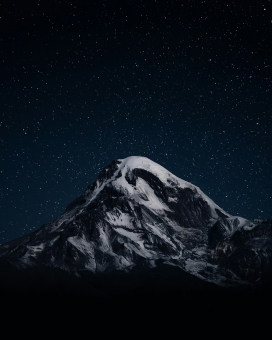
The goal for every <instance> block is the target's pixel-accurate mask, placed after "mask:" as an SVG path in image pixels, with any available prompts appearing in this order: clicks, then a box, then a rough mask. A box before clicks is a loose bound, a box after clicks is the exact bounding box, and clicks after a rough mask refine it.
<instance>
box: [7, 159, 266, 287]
mask: <svg viewBox="0 0 272 340" xmlns="http://www.w3.org/2000/svg"><path fill="white" fill-rule="evenodd" d="M271 236H272V235H271V222H270V221H249V220H247V219H244V218H242V217H237V216H231V215H230V214H228V213H227V212H225V211H224V210H223V209H221V208H220V207H219V206H218V205H216V204H215V203H214V202H213V201H212V200H211V199H210V198H209V197H207V196H206V195H205V194H204V193H203V192H202V191H201V190H200V189H199V188H198V187H196V186H195V185H193V184H191V183H189V182H186V181H184V180H182V179H180V178H178V177H176V176H175V175H173V174H171V173H170V172H169V171H167V170H166V169H165V168H163V167H162V166H160V165H158V164H156V163H154V162H153V161H151V160H149V159H147V158H145V157H136V156H133V157H128V158H126V159H119V160H115V161H113V162H112V163H111V164H110V165H109V166H107V167H106V168H105V169H104V170H103V171H102V172H101V173H100V175H99V177H98V179H97V180H96V181H95V182H94V183H93V184H91V185H90V186H89V187H88V188H87V189H86V191H85V192H84V193H83V194H82V195H81V196H79V197H78V198H76V199H75V200H74V201H73V202H72V203H71V204H69V205H68V206H67V208H66V211H65V212H64V213H63V214H62V215H61V216H60V218H58V219H56V220H54V221H52V222H51V223H49V224H47V225H44V226H42V227H41V228H40V229H39V230H37V231H35V232H32V233H30V234H28V235H25V236H23V237H21V238H19V239H16V240H14V241H12V242H9V243H6V244H4V245H2V246H0V259H1V260H3V261H7V262H8V263H9V264H12V265H13V266H15V267H16V268H19V269H24V268H30V267H32V268H33V267H35V266H40V265H45V266H47V267H51V268H60V269H62V270H65V271H68V272H70V273H74V274H75V275H76V276H81V275H82V273H83V272H86V271H89V272H91V273H95V274H97V273H108V272H113V271H116V270H119V271H125V272H129V271H131V270H132V269H133V268H135V267H137V266H138V267H142V268H156V267H157V266H159V265H161V264H164V265H169V266H175V267H178V268H180V269H182V270H183V271H184V272H187V273H189V274H192V275H194V276H196V277H198V278H199V279H201V280H203V281H206V282H207V281H208V282H213V283H216V284H217V285H221V286H232V285H239V284H245V283H246V282H255V281H257V280H260V279H262V277H266V276H267V275H268V274H267V273H270V272H271V258H272V256H271V254H272V237H271ZM268 276H269V275H268Z"/></svg>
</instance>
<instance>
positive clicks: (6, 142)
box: [0, 0, 272, 243]
mask: <svg viewBox="0 0 272 340" xmlns="http://www.w3.org/2000/svg"><path fill="white" fill-rule="evenodd" d="M269 5H270V7H269ZM0 13H1V14H0V17H1V19H0V43H1V48H0V68H1V69H0V74H1V77H0V86H1V87H0V88H1V90H0V112H1V120H0V142H1V164H0V166H1V168H0V180H1V196H0V207H1V217H0V242H1V243H3V242H5V241H8V240H11V239H14V238H16V237H18V236H20V235H22V234H24V233H27V232H29V231H31V230H34V229H37V228H39V227H40V226H41V225H42V224H43V223H47V222H50V221H51V220H52V219H53V218H55V217H58V216H59V215H60V214H61V213H62V212H63V210H64V209H65V207H66V205H67V204H68V203H70V202H71V201H72V200H73V199H74V198H75V197H76V196H78V195H79V194H80V193H82V192H83V191H84V189H85V188H86V187H87V186H88V185H89V184H90V183H92V182H93V181H94V180H95V179H96V177H97V175H98V173H99V172H100V171H101V170H102V168H103V167H104V166H106V165H107V164H109V163H110V162H111V161H112V160H113V159H116V158H125V157H128V156H131V155H141V156H146V157H148V158H150V159H152V160H153V161H155V162H157V163H159V164H161V165H162V166H164V167H165V168H167V169H168V170H169V171H171V172H172V173H174V174H175V175H177V176H178V177H180V178H182V179H185V180H187V181H189V182H191V183H193V184H195V185H197V186H199V187H200V188H201V189H202V191H204V192H205V193H206V194H207V195H208V196H210V197H211V198H212V199H213V200H214V201H215V202H216V203H217V204H218V205H220V206H221V207H222V208H223V209H224V210H226V211H227V212H229V213H230V214H233V215H240V216H243V217H246V218H249V219H252V218H264V219H265V218H272V205H271V203H272V184H271V183H272V182H271V174H272V171H271V170H272V161H271V156H272V150H271V149H272V137H271V127H272V124H271V123H272V118H271V107H272V106H271V104H272V103H271V101H272V100H271V99H272V96H271V62H272V60H271V59H272V46H271V41H272V40H271V36H272V35H271V33H272V12H271V2H270V1H264V2H258V3H257V1H254V2H252V4H251V2H247V3H245V2H244V1H229V2H226V1H189V0H188V1H173V0H171V1H167V0H164V1H162V0H157V1H155V0H149V1H140V0H131V1H102V0H101V1H69V2H68V1H58V2H56V1H50V0H46V1H45V0H41V1H38V0H36V1H34V0H33V1H30V0H28V1H26V0H21V1H9V2H7V4H5V3H4V2H2V6H1V7H0Z"/></svg>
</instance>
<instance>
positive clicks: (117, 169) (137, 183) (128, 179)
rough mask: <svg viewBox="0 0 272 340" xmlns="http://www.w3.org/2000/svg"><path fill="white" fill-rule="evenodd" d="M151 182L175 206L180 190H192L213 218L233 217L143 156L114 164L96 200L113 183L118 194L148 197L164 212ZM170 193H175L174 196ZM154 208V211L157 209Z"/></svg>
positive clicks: (102, 177)
mask: <svg viewBox="0 0 272 340" xmlns="http://www.w3.org/2000/svg"><path fill="white" fill-rule="evenodd" d="M148 182H151V183H152V184H153V186H154V187H156V189H158V188H161V191H165V192H164V197H161V198H162V199H163V200H169V201H172V202H176V201H177V200H176V197H173V194H174V195H175V194H177V191H178V190H180V189H189V190H191V191H192V192H194V195H195V197H196V198H197V197H199V198H200V199H202V200H203V201H205V202H207V204H208V205H209V207H210V208H211V218H215V219H216V218H218V216H220V217H230V216H231V215H229V214H228V213H226V212H225V211H224V210H223V209H221V208H220V207H219V206H218V205H216V204H215V203H214V202H213V201H212V200H211V199H210V198H209V197H208V196H206V195H205V194H204V193H203V192H202V191H201V190H200V189H199V188H198V187H197V186H195V185H193V184H192V183H189V182H187V181H184V180H182V179H180V178H178V177H177V176H175V175H173V174H172V173H171V172H169V171H168V170H167V169H165V168H164V167H162V166H161V165H159V164H157V163H155V162H153V161H152V160H150V159H148V158H146V157H141V156H130V157H127V158H125V159H118V160H115V161H113V162H112V163H111V164H110V165H109V166H108V167H106V168H105V169H104V170H103V171H102V172H101V174H100V175H99V178H98V181H97V187H96V190H95V191H94V196H95V197H96V196H97V193H98V192H100V191H101V190H102V189H103V188H104V187H105V186H106V185H108V184H109V183H111V184H112V185H113V186H114V187H115V188H116V189H117V190H123V191H125V192H127V194H128V195H132V196H133V197H136V193H139V196H140V197H142V198H143V197H145V199H146V200H148V197H150V201H153V202H154V204H155V205H156V204H157V207H158V208H159V207H160V208H161V204H160V203H159V201H158V199H156V197H155V196H154V190H152V185H151V188H150V183H148ZM153 189H154V188H153ZM163 189H164V190H163ZM156 191H158V190H156ZM170 192H172V194H171V195H170ZM143 199H144V198H143ZM155 201H156V203H155ZM154 204H153V207H154V208H155V205H154ZM166 209H167V208H166Z"/></svg>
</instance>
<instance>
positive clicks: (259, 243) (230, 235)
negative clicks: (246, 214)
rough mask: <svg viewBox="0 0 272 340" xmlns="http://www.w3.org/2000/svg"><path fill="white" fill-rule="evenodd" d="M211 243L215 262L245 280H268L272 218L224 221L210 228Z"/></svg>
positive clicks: (271, 242) (270, 260)
mask: <svg viewBox="0 0 272 340" xmlns="http://www.w3.org/2000/svg"><path fill="white" fill-rule="evenodd" d="M209 245H210V247H211V248H213V249H214V253H213V258H214V260H215V262H216V263H218V264H220V265H221V266H224V267H227V268H229V269H230V270H231V271H233V272H234V273H235V274H236V275H238V276H239V277H241V278H242V279H243V280H246V281H249V282H256V281H259V280H260V281H262V280H266V278H267V277H268V276H269V274H270V272H271V264H272V223H271V221H269V220H267V221H256V222H249V223H248V224H247V225H244V226H242V227H239V220H238V219H236V220H234V223H232V224H231V223H230V221H229V220H221V221H218V222H216V223H215V224H214V226H213V227H212V228H211V229H210V230H209Z"/></svg>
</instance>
